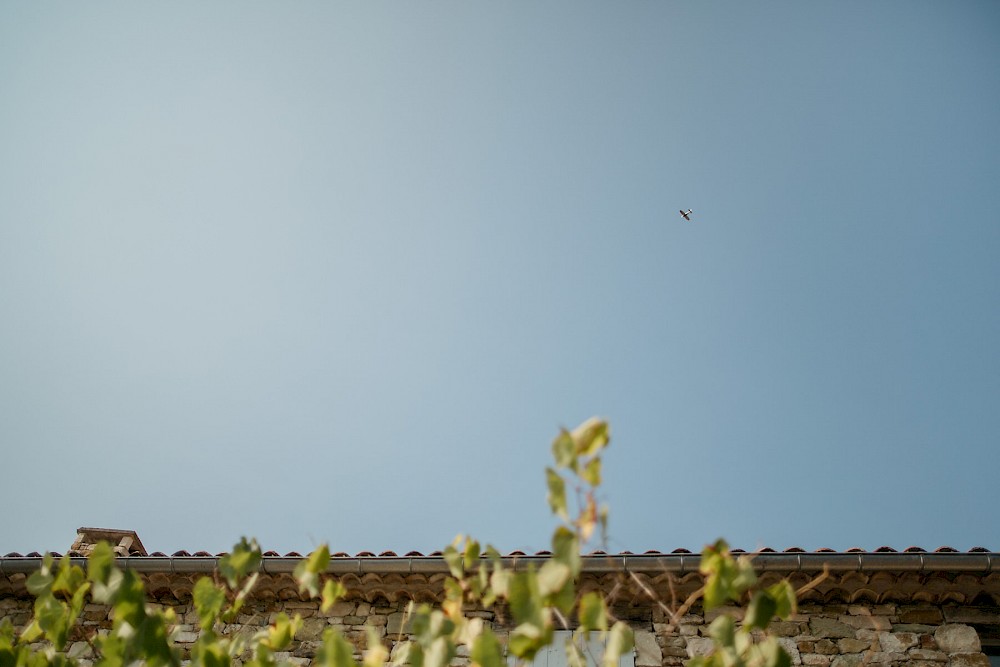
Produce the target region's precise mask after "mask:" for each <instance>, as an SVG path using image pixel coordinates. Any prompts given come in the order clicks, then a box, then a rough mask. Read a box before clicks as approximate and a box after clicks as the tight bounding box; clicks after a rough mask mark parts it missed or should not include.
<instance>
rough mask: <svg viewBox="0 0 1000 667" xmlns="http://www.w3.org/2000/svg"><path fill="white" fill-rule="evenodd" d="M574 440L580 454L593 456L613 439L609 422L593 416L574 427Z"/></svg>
mask: <svg viewBox="0 0 1000 667" xmlns="http://www.w3.org/2000/svg"><path fill="white" fill-rule="evenodd" d="M571 435H572V436H573V442H574V443H575V445H576V453H577V455H578V456H593V455H594V454H597V453H598V452H599V451H601V450H602V449H604V448H605V447H606V446H607V445H608V442H610V440H611V435H610V433H609V431H608V423H607V422H606V421H604V420H602V419H598V418H596V417H591V418H590V419H588V420H587V421H585V422H583V423H582V424H580V425H579V426H577V427H576V428H575V429H573V433H572V434H571Z"/></svg>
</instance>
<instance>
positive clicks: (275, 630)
mask: <svg viewBox="0 0 1000 667" xmlns="http://www.w3.org/2000/svg"><path fill="white" fill-rule="evenodd" d="M301 626H302V617H301V616H299V615H298V614H296V615H295V618H293V619H289V618H288V614H286V613H285V612H281V613H279V614H278V617H277V618H276V619H275V621H274V624H273V625H272V626H271V627H270V628H268V630H267V646H268V648H270V649H271V650H273V651H283V650H284V649H286V648H287V647H288V645H289V644H291V643H292V640H293V639H295V633H296V632H298V631H299V628H300V627H301Z"/></svg>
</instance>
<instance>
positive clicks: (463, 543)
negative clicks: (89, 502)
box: [0, 419, 796, 667]
mask: <svg viewBox="0 0 1000 667" xmlns="http://www.w3.org/2000/svg"><path fill="white" fill-rule="evenodd" d="M609 441H610V436H609V430H608V424H607V422H605V421H602V420H599V419H590V420H588V421H586V422H584V423H583V424H581V425H580V426H578V427H577V428H576V429H573V430H572V431H569V430H565V429H563V430H562V431H560V433H559V434H558V435H557V436H556V438H555V440H554V441H553V443H552V454H553V458H554V465H553V466H552V467H549V468H546V470H545V475H546V482H547V486H548V503H549V507H550V509H551V511H552V513H553V514H554V515H555V516H556V517H557V518H558V519H559V525H558V526H557V527H556V529H555V530H554V532H553V534H552V544H551V556H550V557H549V558H548V559H546V561H545V562H544V564H542V565H541V567H538V568H535V567H534V566H529V567H528V568H527V569H524V570H515V569H512V568H510V567H507V566H506V565H505V564H504V561H503V559H502V558H501V556H500V554H499V552H498V551H497V550H496V549H494V548H493V547H491V546H487V547H485V548H482V547H481V545H480V544H479V542H477V541H476V540H474V539H472V538H469V537H464V536H459V537H458V538H456V539H455V541H454V542H453V543H452V544H451V545H449V546H448V547H446V548H445V549H444V551H443V558H444V560H445V562H446V563H447V566H448V569H449V571H450V575H451V576H450V577H448V578H447V579H446V580H445V583H444V590H445V595H444V600H443V602H442V603H441V604H440V605H439V606H436V607H434V606H431V605H427V604H421V605H414V604H412V603H411V604H410V606H409V609H408V615H409V618H408V621H409V636H410V638H409V639H405V640H404V637H403V635H402V632H401V633H400V636H399V637H398V642H397V645H396V647H395V648H394V649H393V651H392V652H391V653H390V651H389V650H388V648H387V647H386V646H385V645H384V644H383V643H382V639H381V637H380V636H379V635H378V633H377V632H376V631H375V629H374V628H372V627H368V628H367V649H366V650H365V651H363V652H362V654H361V656H360V658H361V659H360V664H359V662H358V660H356V658H355V647H354V645H353V644H352V643H351V642H350V641H349V640H348V639H347V638H346V637H345V636H344V635H343V634H342V633H341V632H340V631H338V630H337V629H335V628H329V629H327V630H326V631H325V633H324V634H323V637H322V643H321V645H320V647H319V649H318V650H317V653H316V656H315V658H314V664H315V665H318V666H319V667H402V666H404V665H408V666H410V667H447V666H448V665H449V664H450V663H451V661H452V660H453V659H454V658H455V656H456V655H458V653H459V649H460V647H463V646H464V647H465V650H466V651H467V655H468V656H469V659H470V661H471V663H472V664H473V665H474V666H475V667H505V665H506V661H507V657H506V656H508V655H510V656H513V657H514V659H516V661H517V662H518V663H528V662H530V661H531V660H532V659H533V658H534V657H535V655H536V654H537V653H538V652H539V651H540V650H541V649H543V648H544V647H547V646H549V645H551V644H552V643H553V641H554V636H555V635H554V633H555V630H556V629H563V630H572V631H573V632H572V638H571V639H570V640H569V641H567V642H566V656H567V660H568V663H569V665H570V666H571V667H586V666H587V665H588V659H589V664H592V665H593V664H600V666H601V667H616V666H617V664H618V661H619V658H620V657H621V656H622V655H623V654H625V653H627V652H629V651H631V650H632V648H633V633H632V629H631V628H630V626H629V625H628V624H627V623H625V622H623V621H620V620H616V619H614V618H613V616H612V614H611V612H610V610H609V603H608V600H607V599H606V598H605V597H604V596H602V595H601V594H600V593H598V592H596V591H590V592H586V593H581V592H580V591H579V590H578V588H577V584H578V582H579V579H580V574H581V570H582V564H583V560H582V558H581V553H582V551H583V549H584V547H586V546H587V545H588V544H590V543H591V542H592V541H593V540H594V539H595V535H599V536H600V539H601V540H603V536H604V535H605V534H606V530H607V522H608V510H607V507H606V506H604V505H602V504H599V502H598V497H597V490H598V488H599V486H600V484H601V465H602V463H601V462H602V455H603V453H604V450H605V448H606V447H607V446H608V444H609ZM567 489H569V490H570V493H568V492H567ZM329 562H330V550H329V548H328V546H327V545H325V544H324V545H322V546H320V547H319V548H318V549H316V550H315V551H313V552H312V553H311V554H310V555H309V556H308V557H306V558H304V559H303V560H302V561H301V562H300V563H299V564H298V565H297V567H296V568H295V571H294V577H295V579H296V581H297V583H298V585H299V589H300V592H301V593H302V594H303V595H306V596H308V597H309V598H310V599H316V600H318V602H319V605H320V607H321V609H322V610H323V611H328V610H329V609H330V608H331V607H332V606H333V604H334V603H335V602H336V601H337V600H338V599H340V598H341V597H343V596H344V595H345V594H347V591H346V590H345V588H344V587H343V585H342V584H340V582H339V581H337V580H336V579H334V578H331V577H329V576H328V575H326V574H325V573H326V570H327V566H328V564H329ZM261 564H262V555H261V549H260V547H259V546H258V544H257V542H256V541H254V540H247V539H245V538H244V539H242V540H241V541H240V542H239V543H238V544H236V545H235V546H234V547H233V550H232V552H231V553H229V554H228V555H225V556H223V557H221V558H220V559H219V561H218V565H217V569H216V572H215V573H214V574H213V576H211V577H209V576H205V577H202V578H201V579H199V580H198V581H197V583H196V584H195V586H194V589H193V591H192V598H193V605H194V608H195V611H196V613H197V616H198V619H199V625H200V629H201V632H200V633H199V636H198V638H197V640H196V641H195V642H194V644H193V645H192V646H191V648H190V653H189V655H187V656H184V660H182V654H181V651H180V649H179V648H178V647H177V646H175V644H174V642H173V641H172V638H171V637H172V632H173V630H174V628H175V627H176V626H177V618H176V616H175V614H174V612H173V610H171V609H170V608H159V607H157V606H155V605H151V604H148V603H147V600H146V593H145V590H144V588H143V584H142V581H141V579H140V578H139V577H138V576H137V575H136V574H135V572H133V571H131V570H124V571H123V570H120V569H118V568H116V567H115V556H114V552H113V551H112V549H111V547H109V546H108V545H107V544H100V545H98V546H97V547H96V548H95V549H94V551H93V553H92V554H91V555H90V556H89V557H88V559H87V563H86V565H87V567H86V571H84V569H83V568H81V567H79V566H77V565H74V564H72V562H71V561H70V559H69V557H68V556H64V557H63V558H62V559H61V560H60V561H58V562H57V561H55V560H54V559H53V557H52V556H51V555H49V556H46V557H45V558H44V561H43V563H42V565H41V567H40V568H39V569H38V570H37V571H35V572H34V573H32V574H31V575H30V576H29V577H28V579H27V581H26V585H27V588H28V591H29V592H30V593H31V594H32V595H33V596H35V602H34V614H33V617H32V618H31V620H30V621H29V622H28V623H27V624H26V625H25V626H24V627H23V628H22V629H20V631H19V632H18V631H16V630H15V628H14V627H13V625H12V624H11V623H10V621H9V620H8V619H4V620H3V622H2V623H0V667H47V666H52V667H85V666H86V665H90V664H92V665H93V667H139V666H141V665H146V666H148V667H181V665H182V663H184V664H187V663H188V662H189V663H190V665H191V667H229V666H230V665H232V664H233V663H234V661H236V660H240V661H241V662H242V664H243V665H245V667H287V664H286V661H284V660H282V659H281V654H282V652H284V651H287V650H288V649H289V647H290V646H291V644H292V642H293V641H294V638H295V635H296V632H298V630H299V629H300V627H301V625H302V619H301V617H300V616H299V615H295V616H294V617H289V616H288V615H287V614H284V613H281V614H278V615H277V617H276V618H275V620H274V622H273V623H271V624H270V625H269V626H268V627H266V628H264V629H263V630H261V631H259V632H257V633H256V634H254V635H252V636H247V635H245V634H240V633H227V632H226V631H225V627H226V624H228V623H231V622H232V621H234V620H235V619H236V617H237V614H239V612H240V610H241V609H242V608H243V605H244V603H245V602H246V601H247V600H248V599H249V597H250V595H251V594H252V591H253V588H254V585H255V584H256V582H257V578H258V574H259V572H260V569H261ZM701 570H702V573H703V574H704V575H705V585H704V587H703V588H702V589H701V590H699V591H698V592H697V593H696V594H695V595H694V596H692V598H690V599H688V600H687V601H685V602H684V603H683V604H677V602H676V601H674V600H671V601H662V600H657V601H656V602H657V604H659V605H661V607H663V608H664V609H665V610H666V611H667V612H668V613H669V614H670V616H671V618H673V619H674V621H675V622H676V620H677V619H679V618H680V616H681V615H683V613H685V612H686V611H687V609H689V608H690V607H691V606H692V605H693V604H696V603H697V602H698V601H699V600H700V601H701V603H702V605H703V607H704V609H705V610H706V611H710V610H712V609H714V608H717V607H720V606H722V605H725V604H727V603H730V602H736V603H739V604H745V605H746V613H745V615H744V618H743V621H742V623H738V622H737V621H736V619H735V618H734V617H733V616H732V615H729V614H721V615H720V616H718V617H717V618H716V619H715V620H714V621H713V622H712V623H711V625H710V626H709V634H710V636H711V638H712V639H713V641H714V647H715V648H714V650H713V651H712V653H711V654H709V655H707V656H698V657H695V658H692V659H691V660H690V661H688V667H790V665H791V660H790V658H789V656H788V654H787V653H786V652H785V651H784V649H783V648H782V647H781V646H780V644H779V643H778V642H777V640H776V639H775V638H773V637H770V636H769V635H767V632H766V631H767V627H768V625H769V623H770V622H771V620H772V619H773V618H775V617H778V618H783V619H784V618H788V617H789V616H790V615H792V614H793V613H795V609H796V598H795V591H794V590H793V589H792V587H791V585H790V584H789V583H788V582H787V581H781V582H779V583H778V584H775V585H773V586H770V587H767V588H764V587H761V586H759V585H758V582H757V579H756V576H755V574H754V571H753V567H752V565H751V562H750V560H749V559H748V558H746V557H741V558H739V559H737V558H734V557H733V556H732V555H731V554H730V553H729V550H728V547H727V546H726V544H725V543H724V542H722V541H719V542H717V543H716V544H714V545H711V546H709V547H706V549H705V551H704V552H703V554H702V559H701ZM639 583H640V584H641V582H639ZM647 593H649V594H650V595H652V592H651V591H648V590H647ZM87 601H90V602H92V603H96V604H100V605H106V606H108V607H110V608H111V610H112V614H111V618H112V626H111V628H110V630H98V631H94V632H92V633H91V634H87V633H86V632H85V630H84V628H83V627H82V626H80V625H79V624H78V621H79V618H80V614H81V612H82V610H83V608H84V605H85V604H86V603H87ZM498 606H499V607H502V608H503V609H504V610H505V612H507V613H509V614H510V617H511V619H512V621H513V627H512V629H511V631H510V633H509V635H508V636H507V637H506V638H505V639H506V641H504V638H503V637H502V636H498V635H497V634H496V633H495V632H494V631H493V630H492V628H491V627H490V625H489V624H487V623H486V622H484V621H483V619H482V618H478V617H475V616H472V617H469V616H467V615H466V613H465V612H466V611H467V610H468V609H472V608H476V609H490V608H494V607H498ZM595 633H596V634H598V635H599V636H600V637H601V638H602V639H603V640H604V641H603V643H604V647H605V648H604V653H603V656H592V655H589V649H588V646H589V644H588V643H587V639H589V638H590V636H591V635H592V634H595ZM84 656H86V658H84ZM84 660H85V662H83V661H84Z"/></svg>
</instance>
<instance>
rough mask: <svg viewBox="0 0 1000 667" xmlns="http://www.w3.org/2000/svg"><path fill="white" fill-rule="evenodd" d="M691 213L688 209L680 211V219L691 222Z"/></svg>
mask: <svg viewBox="0 0 1000 667" xmlns="http://www.w3.org/2000/svg"><path fill="white" fill-rule="evenodd" d="M691 212H692V211H691V209H688V210H686V211H684V210H682V211H681V217H683V218H684V219H685V220H688V221H690V220H691Z"/></svg>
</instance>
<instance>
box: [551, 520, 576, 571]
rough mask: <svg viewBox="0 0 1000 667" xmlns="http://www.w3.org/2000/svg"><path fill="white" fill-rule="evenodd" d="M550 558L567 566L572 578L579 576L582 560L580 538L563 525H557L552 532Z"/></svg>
mask: <svg viewBox="0 0 1000 667" xmlns="http://www.w3.org/2000/svg"><path fill="white" fill-rule="evenodd" d="M552 560H554V561H556V562H557V563H563V564H564V565H566V566H567V567H569V570H570V573H571V574H572V576H573V577H574V578H576V577H578V576H580V570H581V569H582V568H583V560H582V559H581V558H580V540H579V538H578V537H577V536H576V534H575V533H574V532H573V531H571V530H570V529H568V528H566V527H565V526H559V527H558V528H556V529H555V531H554V532H553V533H552Z"/></svg>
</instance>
